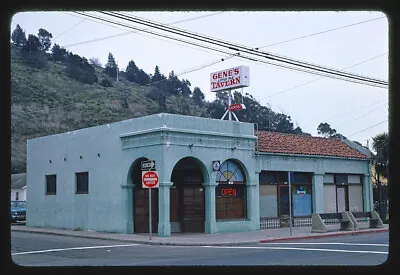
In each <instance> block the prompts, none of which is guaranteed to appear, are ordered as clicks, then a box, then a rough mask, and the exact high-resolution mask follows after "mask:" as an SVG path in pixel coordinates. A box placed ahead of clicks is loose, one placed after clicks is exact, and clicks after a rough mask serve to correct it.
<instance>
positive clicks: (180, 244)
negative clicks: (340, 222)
mask: <svg viewBox="0 0 400 275" xmlns="http://www.w3.org/2000/svg"><path fill="white" fill-rule="evenodd" d="M388 230H389V229H388V228H379V229H372V230H356V231H345V232H332V233H313V234H315V235H303V236H288V237H271V238H270V239H261V240H253V241H236V242H229V243H228V242H227V243H224V242H219V243H211V242H201V241H200V242H193V243H188V242H180V241H175V242H174V241H165V242H164V241H157V240H154V241H152V240H132V239H126V238H120V237H118V236H116V237H114V236H101V235H90V233H89V234H78V233H77V234H74V232H55V231H46V230H40V229H36V230H32V229H27V228H18V227H16V228H12V229H11V231H19V232H29V233H39V234H50V235H58V236H71V237H79V238H89V239H100V240H111V241H119V242H128V243H136V244H146V245H164V246H234V245H250V244H257V243H268V242H276V241H285V240H299V239H317V238H324V237H335V236H343V235H358V234H366V233H377V232H385V231H388Z"/></svg>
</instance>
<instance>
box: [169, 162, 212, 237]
mask: <svg viewBox="0 0 400 275" xmlns="http://www.w3.org/2000/svg"><path fill="white" fill-rule="evenodd" d="M171 182H172V183H173V185H172V186H171V189H170V222H171V232H204V221H205V207H204V200H205V197H204V193H205V192H204V187H203V182H204V176H203V172H202V170H201V168H200V166H199V164H198V162H197V161H196V160H195V159H194V158H190V157H186V158H183V159H181V160H180V161H179V162H178V163H177V164H176V165H175V167H174V170H173V171H172V175H171Z"/></svg>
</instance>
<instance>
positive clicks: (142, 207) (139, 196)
mask: <svg viewBox="0 0 400 275" xmlns="http://www.w3.org/2000/svg"><path fill="white" fill-rule="evenodd" d="M134 192H135V194H134V215H135V216H134V232H135V233H149V189H142V188H137V189H135V191H134ZM151 228H152V230H151V232H153V233H156V232H157V231H158V189H157V188H153V189H151Z"/></svg>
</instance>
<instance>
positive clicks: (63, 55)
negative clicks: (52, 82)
mask: <svg viewBox="0 0 400 275" xmlns="http://www.w3.org/2000/svg"><path fill="white" fill-rule="evenodd" d="M51 52H52V57H53V60H54V61H61V62H64V61H66V60H67V58H68V54H67V50H66V49H65V48H63V47H60V45H58V44H54V45H53V48H51Z"/></svg>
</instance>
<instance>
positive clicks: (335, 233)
mask: <svg viewBox="0 0 400 275" xmlns="http://www.w3.org/2000/svg"><path fill="white" fill-rule="evenodd" d="M386 231H389V229H388V228H380V229H373V230H366V231H363V230H356V231H345V232H334V233H323V234H319V235H307V236H292V237H279V238H273V239H263V240H260V243H268V242H275V241H286V240H299V239H319V238H325V237H336V236H344V235H359V234H367V233H379V232H386Z"/></svg>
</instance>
